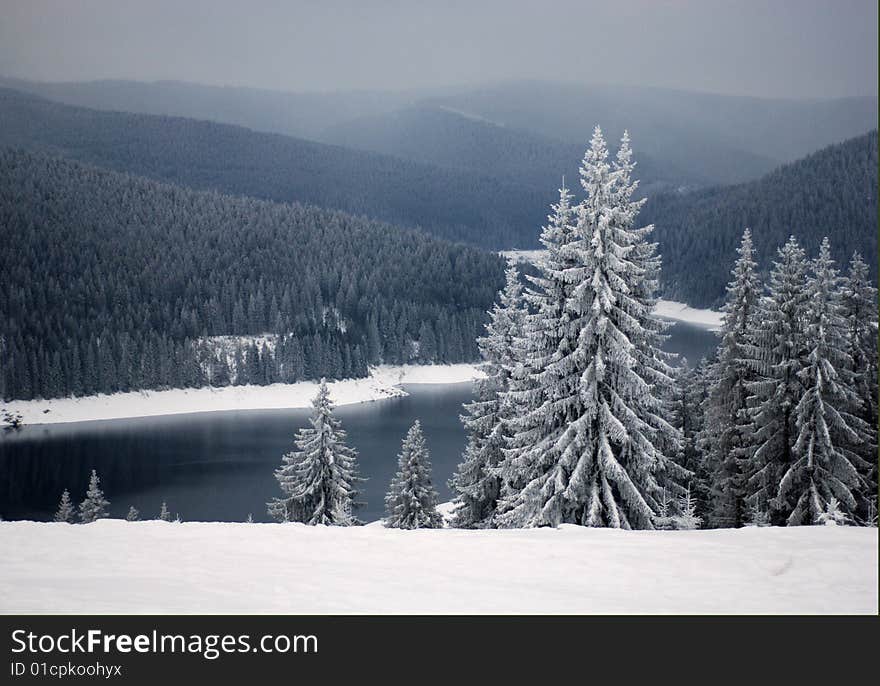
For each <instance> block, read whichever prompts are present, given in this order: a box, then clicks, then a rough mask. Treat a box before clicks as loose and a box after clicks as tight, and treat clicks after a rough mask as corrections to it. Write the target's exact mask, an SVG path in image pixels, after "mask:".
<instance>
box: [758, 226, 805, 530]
mask: <svg viewBox="0 0 880 686" xmlns="http://www.w3.org/2000/svg"><path fill="white" fill-rule="evenodd" d="M806 283H807V263H806V259H805V257H804V251H803V249H802V248H801V247H800V246H799V245H798V242H797V240H795V238H794V236H792V237H791V238H789V239H788V242H786V243H785V245H783V246H782V247H781V248H779V251H778V258H777V260H776V261H775V262H774V263H773V267H772V269H771V271H770V283H769V293H768V294H767V295H766V296H765V297H763V298H761V300H760V301H759V307H758V314H757V316H756V318H755V322H756V331H755V350H754V355H753V356H754V359H755V369H756V372H757V377H758V378H757V379H756V380H755V381H754V382H753V383H752V384H751V385H750V390H751V392H752V394H753V396H754V401H753V403H752V404H753V407H752V410H751V415H752V425H753V437H752V438H753V440H754V442H755V446H756V448H755V452H754V454H753V457H752V459H753V461H754V463H753V464H754V467H753V470H752V472H751V474H750V476H749V479H748V483H747V486H746V491H747V501H748V503H749V504H750V505H753V504H755V503H760V504H766V505H767V507H768V508H769V509H768V516H769V517H770V521H771V523H772V524H775V525H783V524H785V521H786V519H787V518H788V515H789V514H790V512H791V511H790V509H789V508H787V507H785V505H784V503H780V502H778V501H777V500H776V495H777V490H778V488H779V482H780V480H781V479H782V475H783V474H784V473H785V471H786V470H787V469H788V468H789V466H790V465H791V464H792V462H793V461H794V457H793V453H792V448H793V446H794V440H795V436H796V435H797V430H796V427H795V416H794V408H795V406H796V405H797V403H798V400H799V399H800V398H801V396H802V395H803V393H804V387H803V383H802V381H801V378H800V376H799V374H800V371H801V370H802V369H803V367H804V364H805V358H806V355H807V341H806V334H805V331H804V323H805V321H806V318H807V306H808V298H809V295H808V293H807V287H806Z"/></svg>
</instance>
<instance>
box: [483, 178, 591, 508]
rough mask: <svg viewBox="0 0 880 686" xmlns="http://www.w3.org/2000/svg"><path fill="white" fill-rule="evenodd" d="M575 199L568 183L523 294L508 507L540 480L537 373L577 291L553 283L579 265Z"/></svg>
mask: <svg viewBox="0 0 880 686" xmlns="http://www.w3.org/2000/svg"><path fill="white" fill-rule="evenodd" d="M572 200H573V196H572V194H571V192H570V191H569V189H568V188H566V186H565V179H564V178H563V180H562V187H561V188H560V189H559V200H558V202H556V203H554V204H553V205H551V210H552V212H551V214H550V215H549V216H548V218H547V220H548V221H547V224H546V225H545V226H544V227H543V228H542V230H541V235H540V237H539V240H540V242H541V244H542V245H543V246H544V249H545V250H544V254H543V255H542V256H541V258H540V259H539V263H538V265H537V266H538V268H539V274H538V275H537V276H531V275H528V276H527V277H526V278H527V279H528V281H529V284H530V287H529V288H528V289H526V290H524V292H523V300H524V302H525V304H526V310H527V311H526V314H525V316H524V321H523V325H522V330H521V332H520V335H519V336H518V337H514V339H513V342H512V350H511V354H512V358H513V360H512V362H513V368H512V370H511V373H510V379H509V382H508V383H509V388H508V389H507V392H506V393H505V394H504V397H503V399H502V407H503V413H504V417H505V420H506V424H507V429H508V432H509V436H508V438H507V441H506V447H505V448H504V458H503V460H502V462H501V465H500V467H499V469H498V473H499V476H500V480H501V496H500V499H499V500H502V499H503V500H504V501H507V502H509V501H510V499H511V498H513V497H515V496H516V494H518V493H519V492H520V490H521V489H522V488H523V487H524V486H525V485H526V483H528V481H529V480H530V479H531V478H532V477H533V476H535V474H534V473H533V472H532V471H531V470H532V468H533V467H534V466H535V461H534V459H533V456H532V448H533V446H534V443H535V441H536V440H537V439H538V437H539V436H540V435H541V432H542V431H543V430H544V427H543V416H542V415H541V413H540V412H538V411H537V410H538V409H539V408H540V407H541V406H542V404H543V403H544V402H545V400H546V397H545V393H546V391H547V387H545V386H544V385H543V384H542V383H541V378H540V375H539V373H538V372H539V371H540V370H541V369H543V368H544V366H545V365H546V364H547V363H548V361H549V360H550V358H551V356H552V355H553V352H554V350H556V348H557V347H558V345H559V333H560V332H559V328H558V327H554V326H553V325H552V324H553V322H557V321H559V320H560V319H561V317H562V313H563V308H564V306H565V302H566V300H567V298H568V297H569V296H570V295H571V290H572V285H570V284H566V283H564V282H563V281H562V279H560V278H548V275H552V274H559V273H561V272H562V271H564V270H565V269H567V268H569V267H574V266H575V262H574V261H573V260H572V259H571V258H570V257H569V256H567V255H566V254H564V249H565V247H566V246H567V245H568V244H569V243H570V242H571V241H572V240H574V239H575V220H576V213H575V209H574V207H573V205H572Z"/></svg>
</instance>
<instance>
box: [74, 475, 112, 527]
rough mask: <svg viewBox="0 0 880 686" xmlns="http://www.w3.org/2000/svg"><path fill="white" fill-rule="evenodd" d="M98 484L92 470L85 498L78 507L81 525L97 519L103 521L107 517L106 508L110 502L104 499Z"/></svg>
mask: <svg viewBox="0 0 880 686" xmlns="http://www.w3.org/2000/svg"><path fill="white" fill-rule="evenodd" d="M100 483H101V480H100V479H99V478H98V474H97V472H96V471H95V470H94V469H93V470H92V475H91V477H90V478H89V488H88V490H87V491H86V498H85V500H83V501H82V502H81V503H80V505H79V519H80V521H81V522H82V523H83V524H89V523H90V522H94V521H96V520H98V519H104V518H105V517H106V516H107V507H108V506H109V505H110V501H109V500H107V499H106V498H105V497H104V492H103V491H102V490H101V487H100Z"/></svg>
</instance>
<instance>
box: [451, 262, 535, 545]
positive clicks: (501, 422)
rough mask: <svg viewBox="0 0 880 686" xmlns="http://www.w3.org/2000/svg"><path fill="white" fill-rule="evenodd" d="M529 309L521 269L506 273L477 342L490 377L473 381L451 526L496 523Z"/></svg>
mask: <svg viewBox="0 0 880 686" xmlns="http://www.w3.org/2000/svg"><path fill="white" fill-rule="evenodd" d="M526 314H527V311H526V308H525V304H524V301H523V298H522V286H521V284H520V281H519V273H518V271H517V269H516V267H514V266H511V267H510V268H509V269H508V270H507V283H506V285H505V287H504V290H502V291H501V292H500V293H499V294H498V301H497V302H496V303H495V305H494V307H493V308H492V310H490V312H489V322H488V323H487V324H486V335H485V336H483V337H481V338H479V339H477V345H478V347H479V350H480V355H481V357H482V360H483V363H482V365H481V367H480V368H481V370H482V371H483V372H484V374H485V377H484V378H482V379H477V380H476V381H475V382H474V392H475V395H476V398H475V400H474V401H473V402H470V403H467V404H465V405H464V411H465V414H463V415H462V416H461V421H462V424H463V425H464V427H465V431H466V432H467V444H466V446H465V450H464V456H463V460H462V462H461V464H459V466H458V469H457V470H456V473H455V474H454V475H453V477H452V479H451V480H450V482H449V485H450V487H451V488H452V490H453V491H454V492H455V494H456V496H455V506H454V510H453V514H452V522H453V525H454V526H455V527H458V528H471V527H483V526H486V525H487V524H489V523H490V522H491V519H492V517H493V515H494V514H495V508H496V506H497V503H498V497H499V495H500V492H501V475H500V473H499V465H500V464H501V462H502V460H503V459H504V448H505V445H506V438H507V435H508V430H507V426H506V422H505V416H506V415H507V414H508V412H507V408H506V407H502V403H503V402H504V401H505V400H506V399H507V395H506V394H507V392H508V391H509V390H510V377H511V374H512V373H513V371H514V369H515V366H516V359H515V354H516V351H515V346H516V344H517V341H518V340H519V339H521V337H522V335H523V326H524V323H525V317H526Z"/></svg>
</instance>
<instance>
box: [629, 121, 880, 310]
mask: <svg viewBox="0 0 880 686" xmlns="http://www.w3.org/2000/svg"><path fill="white" fill-rule="evenodd" d="M877 144H878V140H877V131H876V130H874V131H872V132H870V133H867V134H865V135H864V136H860V137H858V138H853V139H851V140H848V141H846V142H844V143H841V144H838V145H832V146H830V147H828V148H825V149H823V150H820V151H818V152H816V153H813V154H812V155H809V156H808V157H806V158H804V159H803V160H800V161H798V162H794V163H792V164H789V165H786V166H783V167H781V168H779V169H777V170H776V171H774V172H772V173H771V174H768V175H767V176H765V177H764V178H762V179H759V180H757V181H752V182H748V183H744V184H739V185H735V186H727V187H719V188H712V189H708V190H702V191H695V192H692V193H687V194H674V193H670V194H661V195H656V196H653V197H650V198H649V199H648V202H647V203H646V204H645V206H644V208H643V209H642V212H641V214H640V216H639V220H640V221H641V222H644V223H653V224H654V225H655V226H656V231H655V234H654V237H655V239H656V240H657V241H658V242H659V243H660V250H661V252H662V254H663V273H662V283H663V293H664V295H665V296H666V297H668V298H673V299H676V300H682V301H684V302H687V303H688V304H690V305H694V306H698V307H705V306H712V305H718V304H719V303H720V301H721V298H722V296H723V294H724V288H725V285H726V284H727V282H728V281H729V279H730V273H729V264H728V261H727V260H726V256H727V255H730V254H732V253H733V251H734V249H735V248H736V246H737V245H738V244H739V240H740V238H741V236H742V232H743V229H744V228H746V227H749V228H751V230H752V236H753V240H754V244H755V251H756V256H757V259H758V264H759V268H760V269H761V270H762V271H765V272H766V269H767V268H768V266H769V263H770V260H771V259H772V258H773V257H774V255H775V253H776V248H777V247H778V246H780V245H782V244H783V243H785V241H786V239H787V238H788V236H790V235H792V234H794V235H797V236H798V238H799V240H800V242H801V245H803V246H804V248H805V249H806V250H807V252H808V253H809V254H811V255H812V254H815V253H816V252H817V251H818V249H819V244H820V243H821V241H822V238H823V237H825V236H828V237H829V238H830V239H831V246H832V256H833V258H834V259H835V261H836V262H837V263H838V264H846V263H847V261H848V260H849V258H850V256H851V255H852V253H853V251H854V250H858V251H859V252H861V254H862V255H864V256H866V257H868V256H874V255H876V254H877V164H878V157H877ZM868 262H869V263H870V264H871V266H872V274H873V275H874V276H875V277H876V264H875V260H874V259H873V258H871V259H869V260H868Z"/></svg>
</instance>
